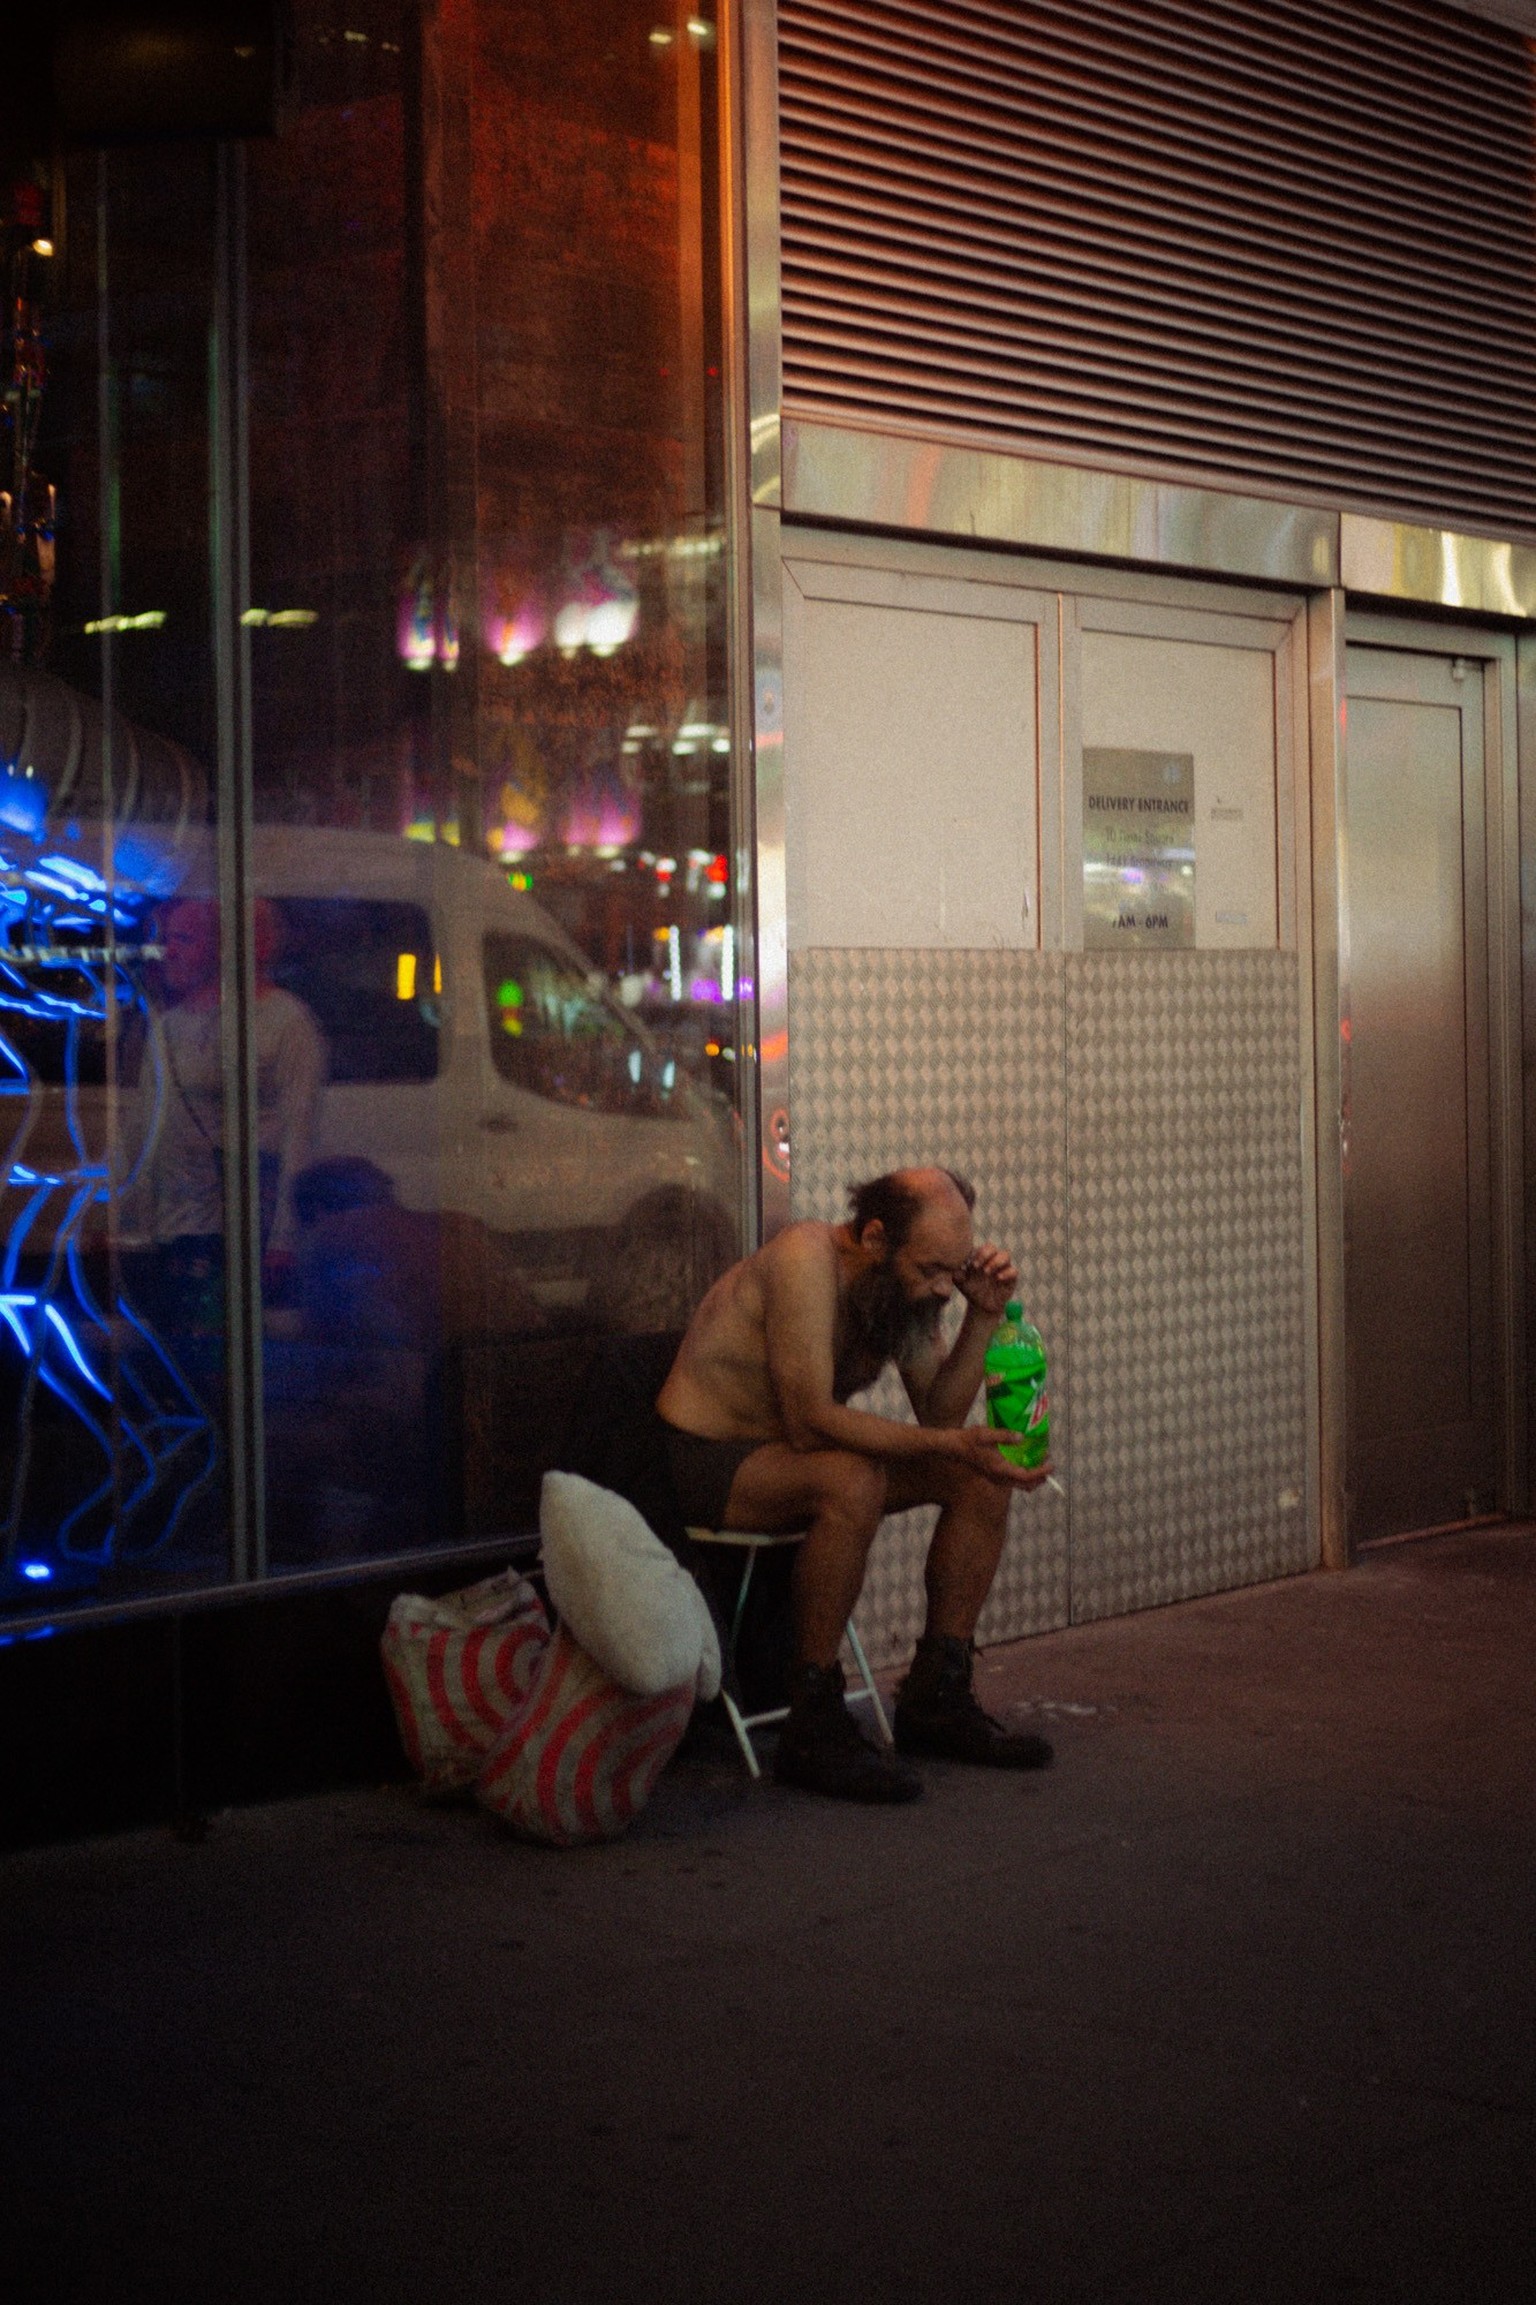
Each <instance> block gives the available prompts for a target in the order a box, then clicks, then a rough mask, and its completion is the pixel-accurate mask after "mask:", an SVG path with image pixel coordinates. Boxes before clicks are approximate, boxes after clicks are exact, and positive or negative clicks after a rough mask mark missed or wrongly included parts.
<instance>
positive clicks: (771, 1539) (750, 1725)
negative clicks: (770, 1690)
mask: <svg viewBox="0 0 1536 2305" xmlns="http://www.w3.org/2000/svg"><path fill="white" fill-rule="evenodd" d="M688 1534H689V1536H690V1537H692V1539H693V1540H694V1543H695V1544H699V1545H735V1546H736V1547H737V1548H738V1549H739V1550H740V1551H741V1552H743V1553H744V1554H745V1555H746V1558H745V1560H744V1561H743V1562H742V1568H741V1583H740V1584H739V1585H738V1586H737V1588H736V1605H735V1608H734V1609H733V1611H732V1613H731V1629H730V1632H729V1635H728V1636H727V1639H726V1648H725V1656H724V1658H723V1659H722V1660H721V1661H722V1664H723V1667H724V1671H723V1674H722V1677H721V1683H720V1695H721V1697H722V1698H723V1700H724V1703H725V1709H726V1713H727V1714H728V1716H729V1718H730V1723H731V1727H732V1728H733V1729H734V1730H735V1732H736V1742H737V1744H738V1745H740V1747H741V1756H742V1759H743V1760H744V1761H745V1762H746V1764H747V1767H748V1769H749V1770H750V1771H751V1773H752V1775H753V1776H754V1777H760V1776H761V1775H762V1773H763V1772H762V1770H761V1769H760V1768H759V1767H758V1761H757V1755H756V1753H755V1752H754V1751H753V1750H752V1735H751V1732H752V1731H753V1730H754V1729H766V1728H767V1727H768V1726H769V1725H770V1723H772V1722H774V1721H782V1720H784V1719H785V1718H786V1717H787V1715H788V1713H789V1707H788V1706H787V1705H776V1706H775V1707H774V1708H773V1709H772V1710H771V1711H770V1712H766V1713H743V1711H742V1710H741V1707H740V1706H739V1705H738V1704H737V1702H736V1699H735V1698H734V1697H733V1696H732V1694H731V1682H732V1680H733V1679H734V1677H735V1668H736V1642H737V1639H738V1637H739V1635H740V1632H741V1621H742V1618H743V1616H744V1615H745V1614H746V1607H747V1594H748V1593H749V1592H750V1591H751V1588H752V1571H753V1569H754V1567H755V1566H756V1563H757V1556H758V1554H759V1553H761V1552H765V1551H766V1550H767V1549H768V1547H769V1546H770V1545H798V1544H800V1543H801V1542H802V1541H803V1539H804V1537H805V1531H804V1529H792V1530H791V1531H790V1532H789V1533H788V1534H787V1535H771V1534H765V1533H764V1532H762V1531H759V1530H751V1531H747V1530H743V1529H695V1528H690V1530H689V1531H688ZM846 1632H847V1638H848V1646H849V1648H850V1650H851V1651H852V1653H853V1663H854V1670H855V1671H856V1672H857V1674H858V1676H859V1680H860V1681H861V1683H862V1684H863V1685H862V1687H860V1688H856V1689H852V1690H850V1691H849V1696H850V1700H851V1701H852V1702H853V1703H854V1704H862V1703H863V1702H864V1700H865V1699H866V1698H867V1699H868V1700H869V1702H870V1704H871V1705H873V1707H874V1709H875V1719H876V1721H877V1722H878V1723H879V1725H880V1734H881V1737H882V1738H883V1739H884V1741H885V1743H886V1744H888V1745H889V1744H892V1743H894V1741H895V1740H894V1739H893V1738H892V1736H891V1725H890V1722H889V1721H888V1720H887V1719H886V1717H885V1707H884V1706H883V1705H882V1704H881V1702H880V1692H879V1690H878V1689H877V1688H876V1687H875V1676H874V1674H873V1673H872V1672H871V1671H870V1669H869V1659H868V1657H866V1656H865V1654H864V1644H863V1642H862V1641H861V1640H860V1639H859V1636H858V1633H857V1631H856V1629H855V1627H854V1622H853V1619H852V1617H850V1618H849V1619H848V1623H847V1627H846Z"/></svg>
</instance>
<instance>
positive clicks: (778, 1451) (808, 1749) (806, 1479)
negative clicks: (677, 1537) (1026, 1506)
mask: <svg viewBox="0 0 1536 2305" xmlns="http://www.w3.org/2000/svg"><path fill="white" fill-rule="evenodd" d="M885 1495H886V1472H885V1468H884V1466H883V1465H881V1464H880V1463H879V1462H878V1461H877V1460H876V1459H875V1458H873V1457H862V1456H858V1455H856V1454H855V1453H854V1452H853V1451H852V1450H847V1449H815V1450H807V1451H805V1452H801V1451H800V1450H797V1449H791V1448H789V1447H788V1446H787V1445H786V1444H785V1443H783V1442H779V1441H772V1442H766V1443H765V1444H764V1445H763V1447H762V1448H760V1449H756V1450H754V1451H753V1453H752V1455H751V1456H750V1457H748V1458H747V1459H746V1460H745V1462H744V1463H743V1464H742V1465H741V1466H740V1467H739V1468H738V1469H737V1473H736V1477H735V1479H734V1480H733V1482H732V1483H731V1493H730V1497H729V1499H728V1501H727V1505H726V1515H725V1523H726V1526H727V1528H736V1529H765V1530H767V1529H785V1530H788V1529H795V1528H804V1529H806V1531H807V1534H806V1535H805V1537H804V1538H802V1540H801V1543H800V1545H799V1548H798V1550H797V1552H796V1556H795V1568H794V1603H795V1648H796V1657H795V1665H794V1669H793V1671H792V1673H791V1675H790V1684H789V1718H788V1719H787V1720H786V1722H785V1723H784V1727H783V1730H782V1731H781V1733H780V1737H779V1749H778V1752H777V1753H776V1755H775V1756H774V1764H773V1767H774V1775H775V1776H776V1777H777V1778H778V1780H779V1782H780V1783H781V1784H789V1785H798V1786H800V1787H802V1788H803V1789H804V1790H806V1791H808V1792H816V1793H828V1794H831V1795H833V1796H834V1797H835V1798H837V1799H840V1800H850V1801H882V1802H886V1801H913V1800H916V1798H917V1796H918V1794H919V1793H920V1792H921V1791H922V1780H921V1779H920V1778H919V1776H918V1774H917V1772H916V1770H915V1769H913V1768H912V1767H910V1766H909V1764H908V1763H907V1762H905V1761H902V1760H898V1758H897V1757H896V1755H895V1754H894V1753H892V1752H890V1751H888V1750H887V1749H886V1748H884V1747H883V1746H877V1745H872V1744H871V1743H870V1742H869V1741H868V1739H867V1738H865V1737H863V1736H861V1734H860V1733H859V1730H858V1728H857V1726H856V1724H855V1723H854V1720H853V1718H852V1716H851V1714H850V1713H849V1711H848V1708H847V1706H846V1704H845V1703H844V1701H843V1669H842V1665H841V1663H840V1662H839V1658H838V1652H839V1650H840V1649H841V1648H842V1645H843V1631H844V1628H845V1626H846V1625H847V1622H848V1619H849V1617H850V1616H851V1615H852V1613H853V1608H854V1604H855V1603H856V1602H857V1600H858V1597H859V1593H860V1590H861V1588H862V1586H863V1583H864V1569H865V1564H866V1562H867V1561H868V1558H869V1548H870V1545H871V1544H872V1542H873V1541H874V1535H875V1531H876V1529H878V1528H879V1526H880V1519H881V1515H882V1514H883V1513H884V1511H885Z"/></svg>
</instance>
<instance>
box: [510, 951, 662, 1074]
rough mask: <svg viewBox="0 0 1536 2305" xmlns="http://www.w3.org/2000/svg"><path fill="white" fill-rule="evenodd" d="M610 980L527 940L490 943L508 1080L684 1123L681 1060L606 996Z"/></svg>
mask: <svg viewBox="0 0 1536 2305" xmlns="http://www.w3.org/2000/svg"><path fill="white" fill-rule="evenodd" d="M601 984H602V980H601V978H600V977H598V976H597V975H596V974H595V972H594V971H593V970H591V969H584V968H582V967H580V966H579V965H577V964H575V963H574V962H572V961H571V960H567V959H564V958H562V956H561V955H560V954H559V953H558V952H556V951H554V950H552V948H551V947H550V946H549V945H547V944H536V943H534V942H533V940H532V939H531V938H529V937H514V936H488V937H487V938H486V940H485V1005H486V1027H487V1030H488V1032H489V1034H490V1043H491V1054H492V1057H493V1059H494V1061H495V1065H496V1070H497V1071H498V1072H499V1073H500V1074H501V1076H502V1078H503V1080H508V1081H511V1082H512V1083H513V1085H514V1086H515V1087H517V1088H525V1089H528V1090H529V1091H530V1092H531V1093H532V1094H533V1095H534V1096H541V1097H548V1098H549V1099H550V1100H551V1101H552V1102H553V1103H555V1104H565V1105H575V1106H577V1107H578V1108H579V1109H580V1110H582V1111H584V1112H603V1113H628V1114H630V1115H632V1116H633V1117H634V1118H636V1119H647V1120H657V1119H663V1118H666V1117H667V1116H668V1115H671V1114H677V1115H679V1116H680V1117H686V1114H687V1106H686V1103H685V1100H684V1097H683V1095H682V1093H681V1088H680V1084H679V1079H678V1068H677V1060H676V1058H675V1057H669V1056H663V1055H662V1054H661V1052H660V1050H659V1049H657V1048H656V1047H655V1046H654V1044H653V1043H652V1042H651V1041H650V1040H649V1038H648V1037H647V1036H646V1035H645V1034H644V1033H642V1032H640V1031H639V1030H637V1028H636V1027H635V1026H634V1025H632V1024H630V1023H629V1022H627V1020H626V1019H625V1018H624V1017H623V1015H622V1014H621V1013H620V1012H619V1010H618V1009H617V1008H616V1007H615V1006H614V1005H613V1003H612V1001H611V1000H610V999H608V998H607V997H605V995H604V993H603V991H602V990H601Z"/></svg>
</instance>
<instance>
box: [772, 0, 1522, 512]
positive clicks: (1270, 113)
mask: <svg viewBox="0 0 1536 2305" xmlns="http://www.w3.org/2000/svg"><path fill="white" fill-rule="evenodd" d="M779 35H780V52H781V71H782V81H781V135H782V170H783V244H784V402H785V408H786V410H787V411H788V412H790V413H795V414H802V415H817V414H819V415H822V416H830V417H836V418H838V419H840V420H842V421H844V422H851V423H861V422H862V423H873V424H876V425H881V426H884V427H886V428H888V429H889V428H896V429H899V430H902V431H905V432H913V431H918V432H928V433H942V434H947V435H950V436H956V435H958V436H961V437H965V438H969V439H978V438H988V439H990V440H992V441H994V442H998V443H1001V444H1004V445H1007V446H1010V447H1013V448H1016V449H1023V450H1027V451H1029V452H1030V453H1035V454H1040V455H1046V456H1052V457H1057V458H1062V459H1066V460H1068V461H1071V460H1076V461H1078V462H1087V463H1097V464H1110V465H1118V466H1120V467H1123V468H1129V469H1135V470H1140V471H1147V472H1154V473H1164V474H1168V475H1170V476H1178V477H1182V478H1185V479H1193V480H1202V481H1207V482H1210V483H1213V484H1214V485H1217V486H1221V487H1228V488H1245V489H1257V490H1258V491H1260V492H1264V493H1269V494H1274V495H1281V496H1300V497H1307V498H1315V499H1321V500H1322V501H1324V502H1327V503H1331V504H1340V505H1345V506H1353V507H1363V508H1368V509H1379V510H1386V511H1391V512H1395V513H1397V514H1399V515H1401V516H1403V517H1406V518H1409V519H1423V520H1429V521H1431V522H1439V523H1445V524H1449V525H1452V526H1461V527H1473V528H1479V527H1481V528H1492V529H1495V530H1498V531H1500V532H1504V533H1510V532H1518V533H1520V534H1522V535H1526V536H1530V535H1536V235H1533V184H1532V171H1533V149H1532V147H1533V113H1532V107H1533V100H1536V92H1533V80H1532V55H1531V48H1530V46H1529V45H1528V43H1527V42H1526V41H1525V40H1523V39H1522V38H1521V37H1520V36H1519V35H1518V34H1517V33H1515V32H1511V31H1506V30H1504V29H1502V28H1501V27H1500V26H1498V25H1495V24H1491V23H1488V22H1486V21H1484V20H1482V19H1480V18H1476V17H1472V16H1468V15H1464V14H1460V13H1458V12H1457V11H1455V10H1453V9H1450V8H1446V7H1440V6H1433V5H1430V4H1429V0H1263V4H1260V0H1065V4H1060V5H1049V4H1043V5H1038V6H1037V5H1029V4H1026V0H1018V4H1016V5H1009V4H1008V0H942V4H940V0H779Z"/></svg>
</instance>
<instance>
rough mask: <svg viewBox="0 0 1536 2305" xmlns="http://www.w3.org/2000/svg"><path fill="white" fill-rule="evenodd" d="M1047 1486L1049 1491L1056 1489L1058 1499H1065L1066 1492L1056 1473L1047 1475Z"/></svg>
mask: <svg viewBox="0 0 1536 2305" xmlns="http://www.w3.org/2000/svg"><path fill="white" fill-rule="evenodd" d="M1045 1485H1046V1487H1047V1488H1048V1489H1054V1490H1055V1491H1056V1494H1057V1496H1058V1497H1064V1496H1065V1495H1066V1493H1067V1492H1066V1490H1065V1489H1064V1488H1063V1487H1062V1485H1061V1483H1060V1481H1058V1480H1057V1478H1056V1475H1055V1474H1054V1473H1047V1474H1046V1476H1045Z"/></svg>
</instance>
